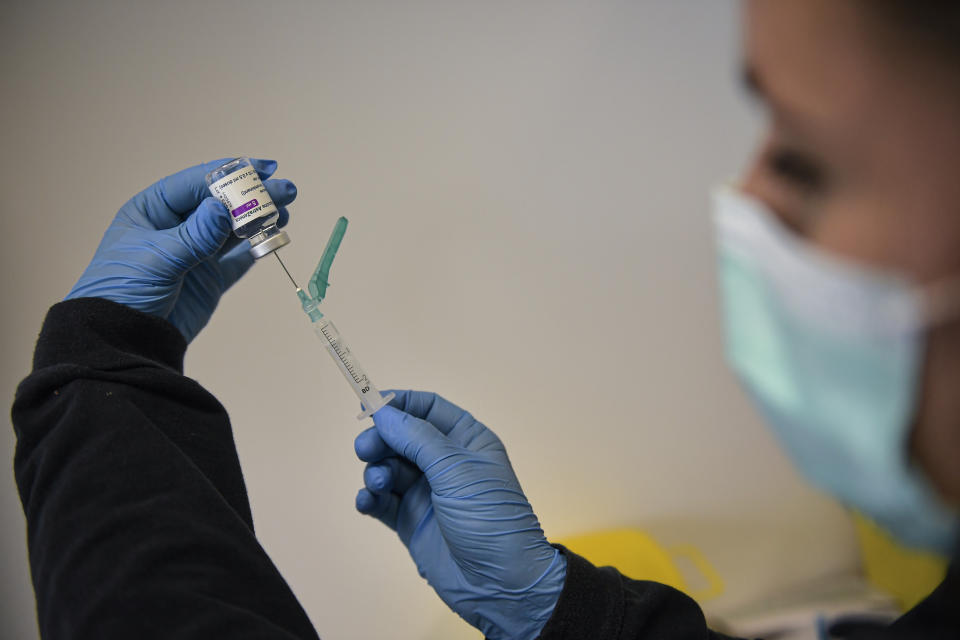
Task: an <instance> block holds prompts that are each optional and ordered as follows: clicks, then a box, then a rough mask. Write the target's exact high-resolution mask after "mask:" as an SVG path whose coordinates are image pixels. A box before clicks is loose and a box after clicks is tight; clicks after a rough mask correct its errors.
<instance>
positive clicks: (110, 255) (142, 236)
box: [66, 158, 297, 342]
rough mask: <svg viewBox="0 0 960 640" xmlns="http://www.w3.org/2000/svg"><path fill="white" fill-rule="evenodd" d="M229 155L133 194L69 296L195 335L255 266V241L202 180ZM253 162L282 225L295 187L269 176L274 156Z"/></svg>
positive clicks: (184, 171)
mask: <svg viewBox="0 0 960 640" xmlns="http://www.w3.org/2000/svg"><path fill="white" fill-rule="evenodd" d="M227 160H228V158H224V159H221V160H214V161H213V162H208V163H206V164H202V165H197V166H195V167H190V168H189V169H184V170H183V171H180V172H179V173H175V174H173V175H172V176H168V177H166V178H164V179H163V180H160V181H159V182H156V183H154V184H153V185H151V186H149V187H147V188H146V189H144V190H143V191H141V192H140V193H138V194H137V195H135V196H134V197H133V198H131V199H130V200H129V201H128V202H127V203H126V204H125V205H123V206H122V207H121V208H120V211H119V212H118V213H117V215H116V217H115V218H114V219H113V222H112V223H110V226H109V227H108V228H107V231H106V233H105V234H104V236H103V240H102V241H101V242H100V246H99V247H98V248H97V252H96V253H95V254H94V256H93V260H92V261H91V262H90V265H89V266H88V267H87V269H86V271H84V272H83V275H81V276H80V280H79V281H77V284H76V285H74V287H73V289H71V290H70V293H68V294H67V298H66V299H68V300H69V299H71V298H84V297H94V298H105V299H107V300H112V301H114V302H119V303H121V304H125V305H127V306H129V307H133V308H134V309H138V310H140V311H144V312H146V313H150V314H153V315H155V316H160V317H161V318H166V319H167V320H169V321H170V322H171V323H172V324H173V325H174V326H175V327H176V328H177V329H179V330H180V333H182V334H183V337H184V338H186V339H187V342H190V341H191V340H193V338H194V336H196V335H197V333H198V332H199V331H200V329H202V328H203V327H204V325H206V324H207V321H208V320H209V319H210V315H211V314H212V313H213V310H214V309H215V308H216V306H217V303H218V302H219V301H220V296H221V295H223V293H224V292H225V291H226V290H227V289H229V288H230V287H231V286H232V285H233V283H234V282H236V281H237V280H239V279H240V276H242V275H243V274H244V273H246V272H247V270H248V269H249V268H250V266H251V265H252V264H253V257H252V256H251V255H250V253H249V251H248V249H249V247H250V245H249V244H248V243H247V241H245V240H241V239H240V238H237V237H236V236H235V235H234V234H233V232H232V229H231V226H230V214H229V213H228V212H227V209H226V207H224V206H223V205H222V204H221V203H220V202H219V201H218V200H217V199H216V198H214V197H213V196H211V195H210V192H209V191H207V184H206V181H205V179H204V177H205V176H206V174H207V173H208V172H209V171H211V170H212V169H215V168H217V167H219V166H220V165H222V164H223V163H225V162H226V161H227ZM251 162H252V163H253V166H254V167H255V168H256V169H257V173H258V174H259V175H260V178H261V179H262V180H264V186H266V188H267V191H268V192H269V193H270V197H271V198H273V201H274V203H275V204H276V205H277V210H278V211H279V214H280V218H279V224H280V226H283V225H285V224H286V223H287V220H288V219H289V214H288V213H287V210H286V207H285V205H288V204H290V203H291V202H293V199H294V198H295V197H296V195H297V188H296V187H295V186H294V185H293V183H292V182H290V181H289V180H267V178H269V177H270V176H271V175H272V174H273V172H274V171H276V170H277V163H276V162H274V161H273V160H252V161H251Z"/></svg>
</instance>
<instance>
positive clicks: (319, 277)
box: [307, 216, 347, 302]
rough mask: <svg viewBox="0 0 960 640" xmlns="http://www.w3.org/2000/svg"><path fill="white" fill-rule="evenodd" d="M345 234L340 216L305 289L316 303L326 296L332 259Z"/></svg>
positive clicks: (343, 221)
mask: <svg viewBox="0 0 960 640" xmlns="http://www.w3.org/2000/svg"><path fill="white" fill-rule="evenodd" d="M346 232H347V219H346V218H344V217H343V216H340V219H339V220H337V224H336V225H334V227H333V233H331V234H330V239H329V240H328V241H327V248H326V249H324V250H323V256H322V257H321V258H320V264H318V265H317V268H316V270H315V271H314V272H313V276H311V278H310V282H308V283H307V289H308V290H309V291H310V295H311V296H313V299H314V300H316V301H317V302H320V301H321V300H323V298H324V297H325V296H326V295H327V287H329V286H330V267H331V266H332V265H333V259H334V258H335V257H336V255H337V250H338V249H339V248H340V242H342V241H343V235H344V234H345V233H346Z"/></svg>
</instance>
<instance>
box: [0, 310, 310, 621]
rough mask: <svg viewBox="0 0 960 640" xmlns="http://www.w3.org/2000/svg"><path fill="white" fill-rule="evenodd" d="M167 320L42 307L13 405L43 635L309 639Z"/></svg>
mask: <svg viewBox="0 0 960 640" xmlns="http://www.w3.org/2000/svg"><path fill="white" fill-rule="evenodd" d="M185 350H186V343H185V342H184V339H183V337H182V336H181V335H180V333H179V332H178V331H177V330H176V329H175V328H174V327H173V326H172V325H171V324H169V323H167V322H166V321H165V320H161V319H159V318H155V317H153V316H149V315H146V314H143V313H140V312H138V311H134V310H133V309H130V308H128V307H125V306H123V305H119V304H116V303H113V302H108V301H106V300H100V299H95V298H86V299H77V300H70V301H67V302H62V303H60V304H57V305H55V306H54V307H53V308H51V309H50V311H49V313H48V315H47V318H46V321H45V322H44V326H43V330H42V332H41V334H40V338H39V340H38V342H37V348H36V352H35V355H34V368H33V372H32V373H31V374H30V375H29V376H28V377H27V378H26V379H25V380H24V381H23V382H22V383H21V384H20V387H19V388H18V390H17V394H16V399H15V401H14V405H13V412H12V414H13V425H14V430H15V432H16V435H17V448H16V454H15V458H14V468H15V474H16V480H17V485H18V488H19V491H20V499H21V501H22V502H23V509H24V512H25V514H26V517H27V540H28V545H29V552H30V567H31V571H32V575H33V584H34V589H35V591H36V596H37V610H38V617H39V622H40V631H41V634H42V636H43V637H44V638H46V639H48V640H50V639H56V638H124V639H128V638H228V637H229V638H254V637H256V638H284V639H287V638H316V637H317V635H316V632H315V631H314V629H313V626H312V625H311V624H310V621H309V619H308V618H307V615H306V613H305V612H304V610H303V608H302V607H301V606H300V604H299V603H298V602H297V600H296V598H295V597H294V595H293V593H292V592H291V591H290V588H289V587H288V586H287V584H286V582H285V581H284V580H283V578H282V577H281V576H280V574H279V572H278V571H277V569H276V567H274V565H273V563H272V562H271V561H270V558H269V557H267V554H266V553H265V552H264V550H263V548H262V547H261V546H260V544H259V543H258V542H257V540H256V538H255V537H254V533H253V520H252V517H251V514H250V506H249V503H248V501H247V494H246V488H245V487H244V483H243V476H242V474H241V471H240V464H239V460H238V459H237V452H236V448H235V446H234V443H233V434H232V431H231V428H230V422H229V419H228V418H227V414H226V412H225V411H224V409H223V407H222V406H221V405H220V403H219V402H217V400H216V399H215V398H214V397H213V396H212V395H210V394H209V393H208V392H207V391H205V390H204V389H203V388H202V387H201V386H200V385H199V384H198V383H196V382H195V381H193V380H191V379H189V378H186V377H184V376H183V374H182V369H183V354H184V351H185Z"/></svg>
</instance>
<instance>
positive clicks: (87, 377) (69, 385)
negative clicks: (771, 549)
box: [13, 298, 960, 640]
mask: <svg viewBox="0 0 960 640" xmlns="http://www.w3.org/2000/svg"><path fill="white" fill-rule="evenodd" d="M185 350H186V344H185V342H184V340H183V338H182V336H181V335H180V333H179V332H178V331H177V330H176V329H175V328H174V327H173V326H172V325H170V324H169V323H167V322H166V321H164V320H161V319H158V318H155V317H153V316H149V315H146V314H143V313H140V312H138V311H134V310H132V309H129V308H127V307H125V306H122V305H119V304H115V303H112V302H108V301H105V300H100V299H94V298H87V299H79V300H71V301H68V302H63V303H60V304H57V305H55V306H54V307H53V308H51V309H50V312H49V314H48V315H47V319H46V321H45V323H44V326H43V330H42V331H41V334H40V338H39V340H38V342H37V349H36V353H35V355H34V368H33V373H31V374H30V376H28V377H27V378H26V379H25V380H24V381H23V382H22V383H21V385H20V387H19V389H18V390H17V395H16V400H15V402H14V406H13V424H14V429H15V431H16V435H17V450H16V456H15V460H14V466H15V472H16V479H17V484H18V487H19V490H20V498H21V500H22V502H23V509H24V512H25V513H26V516H27V528H28V545H29V552H30V566H31V570H32V574H33V584H34V589H35V591H36V595H37V611H38V616H39V621H40V630H41V633H42V635H43V637H44V638H46V639H52V638H105V639H106V638H123V639H128V638H316V637H317V634H316V631H315V630H314V628H313V625H312V624H311V622H310V620H309V619H308V618H307V615H306V613H305V612H304V610H303V608H302V607H301V606H300V604H299V603H298V602H297V599H296V597H295V596H294V595H293V593H292V592H291V591H290V588H289V587H288V586H287V584H286V582H285V581H284V579H283V577H282V576H281V575H280V574H279V572H278V571H277V569H276V567H274V565H273V563H272V562H271V561H270V559H269V558H268V557H267V554H266V553H265V552H264V550H263V549H262V548H261V546H260V544H259V543H258V542H257V539H256V537H255V536H254V531H253V520H252V518H251V514H250V506H249V503H248V501H247V493H246V488H245V487H244V482H243V476H242V474H241V471H240V464H239V461H238V459H237V453H236V449H235V447H234V443H233V434H232V432H231V428H230V422H229V420H228V418H227V414H226V411H225V410H224V408H223V407H222V406H221V405H220V403H219V402H217V400H216V399H215V398H214V397H213V396H212V395H210V394H209V393H208V392H207V391H206V390H204V389H203V388H202V387H201V386H200V385H199V384H197V383H196V382H195V381H193V380H191V379H190V378H187V377H185V376H184V375H183V373H182V371H183V355H184V351H185ZM567 556H568V573H567V581H566V584H565V586H564V590H563V593H562V595H561V596H560V601H559V602H558V604H557V608H556V610H555V612H554V615H553V618H552V619H551V620H550V621H549V622H548V624H547V626H546V628H545V629H544V630H543V635H542V638H544V639H545V640H546V639H558V640H559V639H561V638H563V639H571V640H572V639H576V640H581V639H587V638H597V639H608V638H609V639H611V640H613V639H618V640H619V639H624V640H625V639H628V638H630V639H633V638H636V639H641V638H642V639H645V640H668V639H669V640H673V639H681V638H682V639H690V640H694V639H703V640H707V639H711V638H721V637H722V636H720V635H718V634H714V633H713V632H711V631H709V630H708V629H707V627H706V623H705V621H704V618H703V614H702V613H701V611H700V608H699V607H698V606H697V605H696V603H695V602H694V601H693V600H691V599H690V598H688V597H687V596H685V595H683V594H682V593H680V592H679V591H676V590H674V589H671V588H669V587H666V586H663V585H660V584H657V583H653V582H643V581H634V580H629V579H627V578H625V577H624V576H622V575H621V574H619V573H617V572H616V571H615V570H613V569H610V568H605V569H597V568H596V567H593V566H592V565H590V564H589V563H588V562H587V561H585V560H583V559H582V558H579V557H578V556H575V555H573V554H570V553H568V554H567ZM321 623H322V621H321ZM870 637H878V638H881V637H882V638H898V639H900V638H904V639H907V638H908V639H910V640H913V639H917V640H920V639H924V640H927V639H930V640H932V639H939V638H951V639H960V590H958V588H957V575H956V571H955V570H952V571H951V573H950V575H949V576H948V578H947V580H946V581H945V582H944V584H943V585H941V587H940V588H939V589H938V590H937V591H936V592H935V593H934V594H933V595H931V597H930V598H928V599H927V600H925V601H924V602H923V603H921V604H920V605H919V606H918V607H916V608H915V609H914V610H913V611H911V612H910V613H908V614H907V615H906V616H904V617H903V618H901V620H900V621H898V622H897V623H896V624H895V625H894V627H892V628H891V629H889V630H887V631H884V632H877V633H875V634H871V635H870Z"/></svg>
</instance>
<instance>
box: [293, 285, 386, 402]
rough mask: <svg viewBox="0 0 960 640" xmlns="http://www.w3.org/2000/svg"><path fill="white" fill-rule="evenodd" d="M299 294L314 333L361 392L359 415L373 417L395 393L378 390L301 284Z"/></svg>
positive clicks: (356, 389) (341, 370) (359, 393)
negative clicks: (384, 392)
mask: <svg viewBox="0 0 960 640" xmlns="http://www.w3.org/2000/svg"><path fill="white" fill-rule="evenodd" d="M297 296H298V297H299V298H300V302H301V304H302V305H303V311H304V312H305V313H306V314H307V315H308V316H309V317H310V322H312V323H313V330H314V332H315V333H316V334H317V336H318V337H319V338H320V340H322V341H323V342H324V344H325V345H326V347H327V351H329V352H330V356H331V357H332V358H333V360H334V362H336V363H337V367H339V368H340V373H342V374H343V377H345V378H346V379H347V382H349V383H350V387H351V388H352V389H353V392H354V393H355V394H357V397H358V398H360V404H361V405H362V406H363V411H362V412H361V413H360V415H358V416H357V419H358V420H363V419H364V418H367V417H369V416H372V415H373V414H374V413H376V412H377V410H379V409H380V408H381V407H382V406H384V405H385V404H387V403H388V402H390V401H391V400H393V398H394V394H393V392H391V393H388V394H387V395H385V396H383V395H381V394H380V390H379V389H377V386H376V385H375V384H373V382H372V381H371V380H370V378H369V377H368V376H367V374H366V372H365V371H364V370H363V367H361V366H360V363H359V362H357V358H356V356H354V355H353V353H352V352H351V351H350V347H348V346H347V343H346V342H344V341H343V338H342V337H341V336H340V332H339V331H337V328H336V327H335V326H334V324H333V323H332V322H331V321H330V319H329V318H327V317H325V316H324V315H323V314H322V313H320V309H318V308H317V307H318V303H317V301H316V300H314V299H313V298H311V297H310V296H308V295H307V294H306V293H304V291H303V289H301V288H300V287H297Z"/></svg>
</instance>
